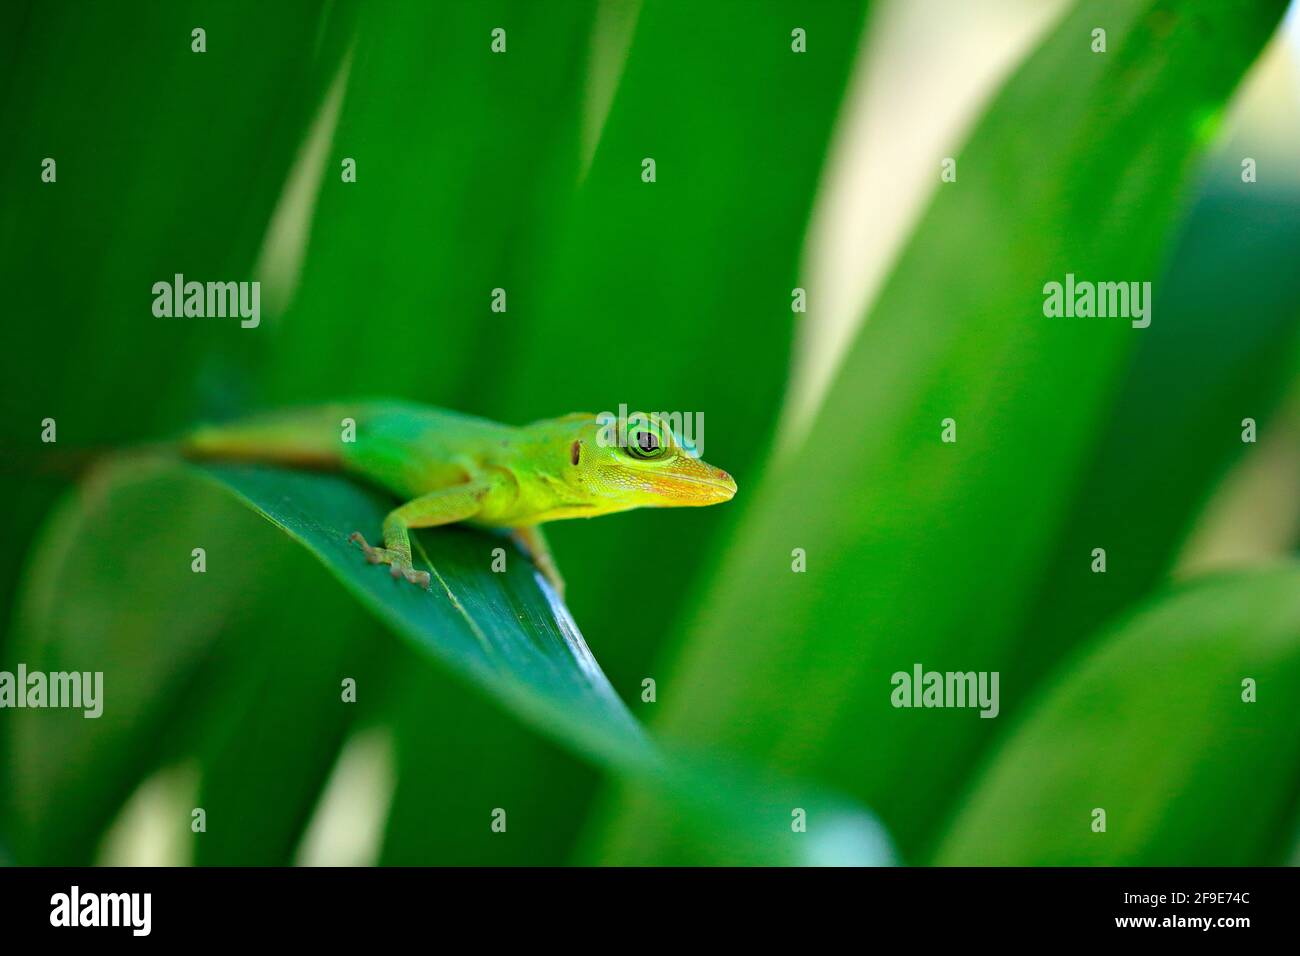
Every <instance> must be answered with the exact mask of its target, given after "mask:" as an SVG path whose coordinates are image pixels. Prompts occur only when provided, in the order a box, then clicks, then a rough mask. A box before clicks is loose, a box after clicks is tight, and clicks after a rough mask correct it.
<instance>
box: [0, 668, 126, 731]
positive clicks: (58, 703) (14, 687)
mask: <svg viewBox="0 0 1300 956" xmlns="http://www.w3.org/2000/svg"><path fill="white" fill-rule="evenodd" d="M4 707H14V708H24V707H32V708H52V709H61V710H62V709H68V710H80V711H82V716H83V717H87V718H91V719H94V718H97V717H99V716H100V715H101V714H103V713H104V672H103V671H49V672H46V671H29V670H28V669H27V665H26V664H19V665H18V670H17V672H16V673H15V672H13V671H0V708H4Z"/></svg>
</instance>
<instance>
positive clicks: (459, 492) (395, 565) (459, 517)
mask: <svg viewBox="0 0 1300 956" xmlns="http://www.w3.org/2000/svg"><path fill="white" fill-rule="evenodd" d="M490 490H491V486H490V485H489V484H488V483H487V482H482V481H470V482H466V483H465V484H463V485H454V486H452V487H450V488H443V489H441V490H439V491H433V492H430V493H429V494H427V495H421V496H420V497H419V498H414V499H412V500H411V501H408V502H407V503H406V504H404V505H402V506H401V507H400V508H395V509H393V510H392V511H390V512H389V513H388V517H386V518H384V546H383V547H382V548H372V547H371V546H370V545H368V544H366V539H365V538H364V537H362V535H361V532H360V531H354V532H352V535H351V537H349V538H348V540H349V541H352V542H356V543H358V544H360V545H361V550H362V551H364V552H365V555H366V560H368V561H369V562H370V563H371V564H387V565H388V567H389V569H390V570H391V571H392V575H393V577H395V578H396V577H403V578H406V580H408V581H410V582H411V583H412V584H415V585H418V586H419V587H422V588H427V587H428V586H429V581H430V577H429V572H428V571H417V570H415V568H414V567H413V566H412V563H411V536H410V529H411V528H432V527H436V526H437V525H442V524H452V523H453V522H456V521H464V520H465V519H466V518H471V517H473V516H474V515H475V514H477V513H478V511H479V508H480V507H481V506H482V502H483V498H484V497H485V496H486V495H487V493H488V492H489V491H490Z"/></svg>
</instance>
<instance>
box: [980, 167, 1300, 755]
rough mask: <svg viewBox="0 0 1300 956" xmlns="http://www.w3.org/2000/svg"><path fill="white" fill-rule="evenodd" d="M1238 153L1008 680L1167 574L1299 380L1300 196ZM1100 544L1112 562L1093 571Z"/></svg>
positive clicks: (1177, 257) (1178, 259)
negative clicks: (1251, 422) (1265, 179)
mask: <svg viewBox="0 0 1300 956" xmlns="http://www.w3.org/2000/svg"><path fill="white" fill-rule="evenodd" d="M1237 155H1238V154H1237V152H1236V151H1231V152H1229V153H1228V155H1227V157H1226V159H1227V161H1226V162H1224V163H1222V164H1219V165H1217V166H1216V167H1215V168H1214V169H1213V171H1212V172H1213V175H1214V179H1213V180H1211V185H1210V186H1209V187H1208V188H1207V190H1206V192H1205V193H1204V194H1203V195H1202V196H1201V198H1200V200H1199V201H1198V203H1197V204H1196V206H1195V207H1194V209H1193V212H1192V215H1191V217H1190V219H1189V221H1188V223H1187V226H1186V228H1185V229H1184V231H1183V235H1182V237H1181V241H1180V242H1179V243H1178V245H1177V246H1176V247H1175V250H1174V253H1173V257H1172V262H1171V264H1170V267H1169V269H1168V270H1166V272H1165V276H1164V279H1163V280H1162V281H1161V282H1160V283H1159V284H1158V285H1157V286H1156V290H1157V295H1158V297H1159V298H1158V302H1159V310H1160V311H1159V317H1158V319H1157V320H1155V321H1153V323H1152V326H1151V328H1150V329H1147V330H1146V333H1145V334H1144V335H1143V337H1142V341H1141V344H1140V346H1139V348H1138V349H1137V352H1136V354H1135V356H1134V359H1133V362H1132V364H1131V366H1130V368H1129V370H1128V373H1127V375H1126V377H1125V381H1124V387H1123V388H1122V389H1121V390H1120V392H1119V393H1118V394H1117V395H1116V396H1115V398H1114V400H1113V403H1112V405H1111V408H1110V410H1109V413H1108V420H1107V424H1106V426H1105V428H1104V433H1103V438H1102V440H1101V442H1100V444H1099V446H1098V447H1097V448H1096V450H1095V451H1093V452H1092V454H1091V458H1090V460H1089V462H1088V465H1087V468H1086V470H1085V471H1084V472H1083V473H1082V479H1081V480H1080V482H1079V485H1078V491H1077V493H1076V497H1075V501H1074V502H1073V504H1072V506H1071V514H1070V517H1069V520H1068V522H1067V524H1066V525H1065V527H1064V530H1063V533H1062V534H1061V536H1060V539H1059V541H1058V543H1057V545H1056V547H1055V554H1054V556H1053V557H1052V559H1051V560H1050V561H1049V562H1048V563H1046V564H1045V565H1044V566H1043V568H1042V570H1041V572H1040V579H1039V583H1038V598H1037V607H1036V608H1035V609H1034V612H1033V613H1032V615H1031V617H1030V619H1029V621H1028V623H1027V624H1026V625H1025V627H1024V632H1023V634H1022V635H1021V637H1020V649H1019V651H1018V652H1017V654H1016V655H1015V656H1014V658H1013V659H1012V660H1010V661H1009V662H1008V671H1007V672H1006V673H1004V675H1003V679H1004V680H1007V681H1009V682H1011V683H1014V684H1019V685H1022V686H1026V687H1027V686H1029V685H1030V684H1032V683H1033V682H1034V681H1036V680H1037V679H1038V678H1039V677H1041V675H1042V674H1043V673H1044V672H1045V671H1046V670H1047V669H1048V668H1049V667H1050V666H1051V665H1052V664H1053V663H1054V662H1055V661H1057V660H1059V659H1060V657H1061V656H1062V655H1063V654H1064V653H1066V652H1067V651H1068V650H1069V649H1070V648H1071V647H1073V646H1074V645H1075V644H1077V643H1078V642H1079V641H1080V640H1082V639H1083V638H1085V637H1087V636H1088V635H1090V634H1091V633H1093V632H1094V631H1095V630H1096V628H1097V627H1099V626H1101V625H1102V624H1103V623H1104V622H1106V621H1107V620H1109V619H1110V618H1112V617H1113V616H1114V615H1115V614H1116V613H1117V612H1119V611H1120V610H1121V609H1123V608H1124V607H1125V606H1127V605H1129V604H1131V603H1132V602H1133V601H1135V600H1137V599H1138V598H1140V597H1141V596H1143V595H1144V594H1146V593H1148V592H1149V591H1150V589H1151V588H1152V587H1154V586H1155V585H1157V584H1158V583H1159V581H1160V580H1161V578H1162V576H1163V575H1164V574H1165V573H1166V572H1167V571H1168V570H1169V566H1170V564H1171V562H1172V561H1173V560H1174V558H1175V557H1176V555H1177V552H1178V548H1179V546H1180V544H1181V543H1182V541H1183V539H1184V537H1185V535H1186V533H1187V532H1188V530H1189V528H1190V526H1191V525H1192V523H1193V521H1194V519H1195V517H1196V514H1197V510H1198V507H1199V506H1201V505H1202V504H1204V502H1205V500H1206V498H1207V497H1208V496H1209V494H1210V493H1211V491H1212V490H1213V488H1214V487H1215V483H1216V482H1217V481H1218V480H1219V479H1220V478H1221V477H1222V476H1223V474H1224V473H1225V472H1226V471H1227V470H1228V468H1229V467H1230V466H1231V465H1232V464H1233V463H1234V462H1236V461H1237V460H1239V459H1240V458H1241V457H1242V456H1243V455H1244V454H1245V453H1246V452H1247V451H1249V450H1250V449H1252V448H1256V447H1258V446H1257V445H1250V444H1246V443H1244V442H1242V440H1241V433H1242V420H1243V419H1245V418H1253V419H1255V421H1256V423H1257V424H1258V427H1259V433H1260V435H1261V436H1266V435H1267V434H1268V426H1269V423H1270V421H1271V420H1272V417H1273V413H1274V412H1275V410H1276V409H1277V407H1278V405H1279V403H1280V402H1281V400H1282V398H1283V397H1284V396H1285V394H1286V392H1287V389H1288V388H1289V387H1290V386H1291V384H1292V381H1293V377H1294V366H1295V359H1294V356H1295V353H1296V348H1297V345H1300V306H1298V305H1297V303H1298V302H1300V272H1297V270H1295V269H1293V268H1291V262H1290V260H1291V258H1292V255H1291V250H1294V249H1295V248H1296V246H1297V244H1300V196H1296V195H1295V194H1293V193H1288V192H1279V191H1277V190H1274V189H1269V188H1268V187H1262V188H1259V189H1257V190H1255V185H1256V184H1244V183H1242V182H1241V181H1240V176H1239V173H1240V170H1239V167H1238V166H1237ZM1234 181H1235V186H1232V185H1229V186H1223V185H1219V183H1224V182H1227V183H1232V182H1234ZM1252 190H1254V191H1252ZM1225 316H1233V317H1235V318H1234V320H1233V321H1232V323H1231V327H1230V329H1229V328H1227V327H1225V323H1224V317H1225ZM1297 493H1298V494H1300V489H1297ZM1097 547H1103V548H1105V549H1106V557H1107V570H1106V573H1105V574H1094V573H1092V569H1091V564H1092V561H1091V557H1090V556H1091V553H1092V549H1093V548H1097ZM1014 709H1015V708H1014V706H1013V707H1010V708H1008V712H1014ZM976 756H977V755H976V754H975V753H974V752H971V753H970V754H969V755H968V759H969V760H970V761H971V762H973V761H974V759H975V758H976Z"/></svg>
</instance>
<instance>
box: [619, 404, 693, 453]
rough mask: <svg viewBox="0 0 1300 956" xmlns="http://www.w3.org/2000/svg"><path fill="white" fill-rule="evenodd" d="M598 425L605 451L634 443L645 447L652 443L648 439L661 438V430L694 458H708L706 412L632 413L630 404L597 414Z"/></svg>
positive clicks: (626, 446)
mask: <svg viewBox="0 0 1300 956" xmlns="http://www.w3.org/2000/svg"><path fill="white" fill-rule="evenodd" d="M596 424H598V425H599V426H600V431H599V432H598V433H597V434H596V444H597V445H599V446H600V447H601V448H628V447H629V446H630V445H631V444H632V443H636V444H642V443H644V441H649V440H651V439H650V438H647V437H645V436H653V437H654V439H655V440H657V439H658V437H659V431H660V429H663V428H667V429H668V430H669V431H671V432H672V433H673V438H674V439H675V440H676V442H677V444H678V445H679V446H681V449H682V451H684V452H686V454H688V455H690V456H691V457H692V458H702V457H704V413H703V412H657V413H653V414H647V413H645V412H632V413H631V414H628V410H627V406H626V405H619V406H618V413H617V414H615V413H614V412H600V413H598V414H597V415H596Z"/></svg>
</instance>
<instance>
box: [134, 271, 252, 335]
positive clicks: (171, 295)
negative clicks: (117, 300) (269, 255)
mask: <svg viewBox="0 0 1300 956" xmlns="http://www.w3.org/2000/svg"><path fill="white" fill-rule="evenodd" d="M153 296H154V299H153V314H154V315H156V316H157V317H158V318H160V319H171V318H177V319H179V318H186V319H202V318H213V319H226V318H232V319H233V318H238V319H240V323H239V325H240V327H241V328H245V329H255V328H257V327H258V326H259V325H260V324H261V322H262V283H261V282H258V281H253V282H196V281H190V282H186V281H185V276H184V275H182V274H181V273H179V272H178V273H176V275H175V277H174V278H173V280H172V281H171V282H167V281H161V282H155V283H154V284H153Z"/></svg>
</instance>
